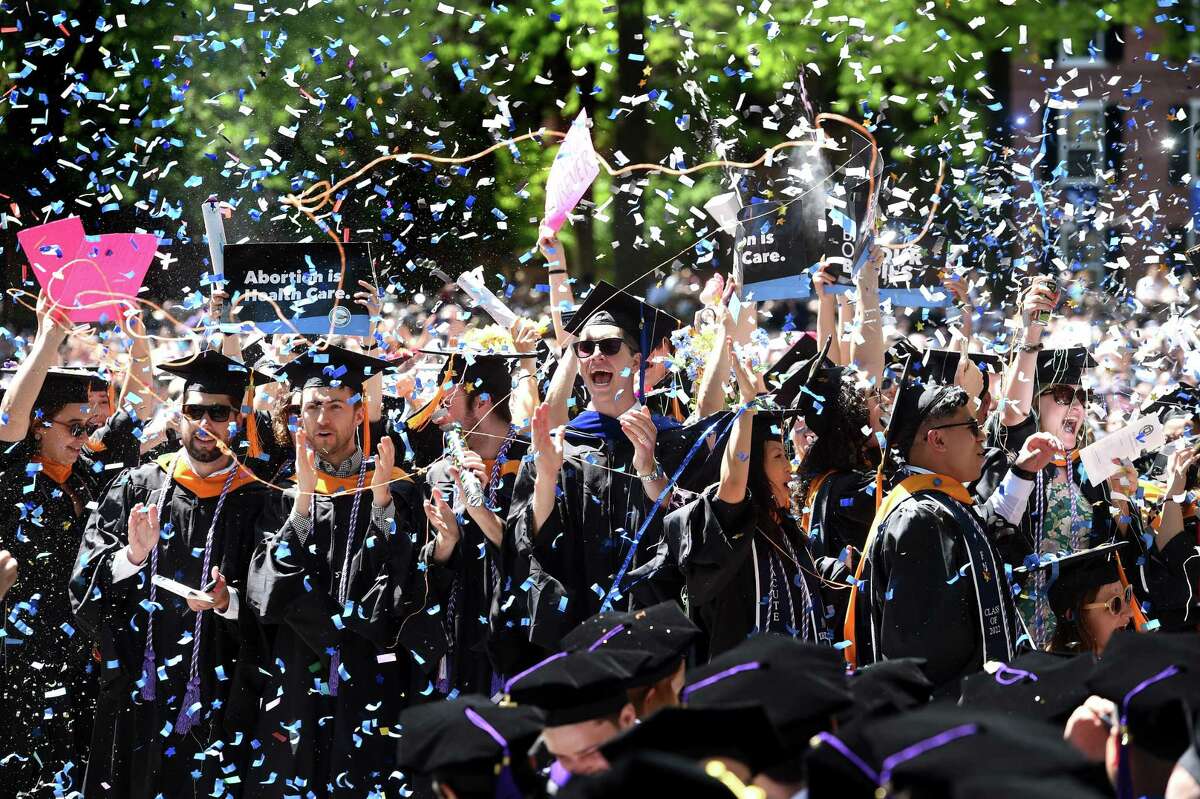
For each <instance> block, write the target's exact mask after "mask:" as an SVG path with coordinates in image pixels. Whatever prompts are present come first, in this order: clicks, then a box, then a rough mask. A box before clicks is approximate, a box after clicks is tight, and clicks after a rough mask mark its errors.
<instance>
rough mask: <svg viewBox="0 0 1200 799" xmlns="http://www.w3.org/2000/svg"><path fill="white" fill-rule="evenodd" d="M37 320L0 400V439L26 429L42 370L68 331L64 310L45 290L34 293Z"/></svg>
mask: <svg viewBox="0 0 1200 799" xmlns="http://www.w3.org/2000/svg"><path fill="white" fill-rule="evenodd" d="M37 323H38V326H37V334H36V336H35V337H34V339H33V344H31V345H30V347H29V352H28V353H27V354H26V356H25V360H23V361H21V365H20V366H19V367H17V373H16V374H15V375H14V376H13V379H12V382H11V383H9V386H8V389H7V390H6V391H5V392H4V399H3V400H0V441H9V442H12V441H20V440H22V439H23V438H25V436H26V435H27V434H28V433H29V415H30V414H31V413H33V404H34V402H36V401H37V395H38V392H39V391H41V390H42V384H43V383H44V382H45V380H46V370H47V369H49V368H50V367H51V366H53V365H54V364H55V363H56V362H57V361H58V348H59V346H60V345H61V344H62V343H63V342H64V341H65V340H66V338H67V336H68V335H69V334H70V331H71V323H70V321H69V320H68V319H67V316H66V313H65V312H64V311H63V310H62V309H60V308H59V307H58V306H57V305H55V304H54V303H53V302H52V301H51V300H50V298H49V297H48V296H46V295H45V294H41V295H39V296H38V301H37Z"/></svg>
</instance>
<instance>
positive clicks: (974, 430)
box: [929, 419, 983, 438]
mask: <svg viewBox="0 0 1200 799" xmlns="http://www.w3.org/2000/svg"><path fill="white" fill-rule="evenodd" d="M951 427H969V428H970V429H971V435H973V436H975V437H976V438H978V437H979V434H980V433H982V432H983V426H982V425H981V424H979V420H978V419H968V420H967V421H965V422H955V423H954V424H939V425H938V426H936V427H931V428H929V429H930V430H949V429H950V428H951Z"/></svg>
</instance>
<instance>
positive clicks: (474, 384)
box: [405, 349, 530, 430]
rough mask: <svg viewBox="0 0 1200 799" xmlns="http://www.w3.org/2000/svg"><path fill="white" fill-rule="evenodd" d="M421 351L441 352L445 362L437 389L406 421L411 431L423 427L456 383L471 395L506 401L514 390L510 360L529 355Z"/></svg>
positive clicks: (499, 401)
mask: <svg viewBox="0 0 1200 799" xmlns="http://www.w3.org/2000/svg"><path fill="white" fill-rule="evenodd" d="M422 352H424V353H425V354H426V355H440V356H442V357H444V358H445V359H446V362H445V363H443V364H442V368H441V371H439V372H438V378H437V390H436V391H435V392H434V395H433V397H432V398H431V399H430V400H429V402H427V403H425V404H424V405H423V406H421V408H419V409H418V410H416V411H414V412H413V414H412V415H411V416H409V417H408V419H406V420H405V423H406V424H407V425H408V427H409V429H410V430H420V429H422V428H424V427H425V425H427V424H428V423H429V422H430V421H431V420H432V419H433V417H434V416H435V415H436V414H437V411H438V409H439V408H440V407H441V404H442V399H443V398H444V397H445V396H446V393H447V392H448V391H450V389H451V388H453V387H454V386H456V385H460V386H463V387H464V388H465V389H466V390H467V391H468V392H469V393H471V394H477V395H479V396H483V397H488V398H490V399H491V400H492V401H493V402H496V403H502V402H506V401H507V400H508V397H509V395H510V394H511V393H512V390H513V385H512V366H511V363H512V361H514V360H519V359H521V358H528V357H530V356H529V355H526V354H517V353H508V352H478V351H474V350H468V349H463V350H458V351H453V352H445V351H433V350H422Z"/></svg>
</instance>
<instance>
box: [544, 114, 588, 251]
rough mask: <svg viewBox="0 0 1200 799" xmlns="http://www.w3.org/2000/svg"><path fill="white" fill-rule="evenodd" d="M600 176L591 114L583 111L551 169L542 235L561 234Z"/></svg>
mask: <svg viewBox="0 0 1200 799" xmlns="http://www.w3.org/2000/svg"><path fill="white" fill-rule="evenodd" d="M599 174H600V161H599V159H598V158H597V157H596V150H595V148H594V147H592V134H591V131H590V130H589V129H588V121H587V112H586V111H580V112H579V116H578V117H576V118H575V121H574V122H572V123H571V129H570V130H569V131H568V132H567V136H566V138H565V139H563V143H562V144H561V145H560V146H559V148H558V154H557V155H555V156H554V163H553V164H551V165H550V177H549V178H547V179H546V214H545V217H544V218H543V219H542V233H543V234H545V233H547V232H549V233H557V232H558V231H559V230H560V229H561V228H562V226H563V223H564V222H566V221H567V214H569V213H571V211H572V210H573V209H574V208H575V206H576V205H578V204H579V200H580V199H581V198H582V197H583V195H584V194H585V193H587V190H588V187H589V186H591V185H592V181H594V180H595V179H596V176H597V175H599Z"/></svg>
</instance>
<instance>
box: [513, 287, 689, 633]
mask: <svg viewBox="0 0 1200 799" xmlns="http://www.w3.org/2000/svg"><path fill="white" fill-rule="evenodd" d="M678 326H679V321H678V320H677V319H675V318H674V317H672V316H670V315H669V314H667V313H665V312H664V311H661V310H660V309H658V308H655V307H653V306H651V305H648V304H646V303H644V302H642V301H641V300H639V299H638V298H636V297H634V296H633V295H631V294H628V293H626V292H624V291H620V290H618V289H617V288H615V287H614V286H611V285H609V284H607V283H603V282H601V283H600V284H598V285H597V286H596V287H595V288H594V289H592V291H591V293H590V294H589V295H588V296H587V299H586V300H585V301H584V302H583V304H582V305H581V306H580V307H579V308H578V309H577V310H576V311H575V313H574V314H573V315H572V316H571V318H570V320H569V321H568V323H567V326H566V329H567V332H569V333H571V334H573V335H575V336H577V337H578V340H577V341H575V342H574V343H573V344H572V347H573V349H574V352H575V357H576V358H578V361H579V372H580V375H581V376H582V378H583V383H584V386H585V388H586V389H587V393H588V398H589V402H588V406H587V409H586V410H584V411H583V412H582V413H580V414H578V415H577V416H576V417H575V418H574V419H572V420H571V421H570V422H569V423H568V425H567V426H566V428H565V432H564V431H563V430H562V429H560V430H559V431H556V432H554V433H553V434H552V431H551V427H552V426H553V423H552V422H551V419H552V418H558V419H565V418H567V408H566V406H565V404H563V405H560V406H559V407H557V408H552V407H551V406H550V405H549V404H548V403H543V404H542V405H541V406H539V407H538V409H537V411H536V412H535V413H534V417H533V451H534V453H535V457H534V459H533V461H532V462H528V463H525V464H523V465H522V467H521V472H520V474H519V475H518V477H517V485H516V488H515V489H514V491H513V497H514V500H513V506H512V508H511V510H510V512H509V524H510V525H511V526H512V528H513V535H514V538H515V541H516V544H517V547H518V548H519V550H520V552H521V553H522V555H523V557H525V558H528V559H529V560H528V562H529V569H530V580H531V581H532V584H533V585H534V588H533V589H531V590H530V591H529V592H528V601H529V602H530V607H529V615H530V617H531V620H532V627H531V630H530V637H531V640H532V641H533V642H534V643H536V644H538V645H540V646H543V647H545V648H547V649H554V648H557V646H558V644H559V641H560V640H561V638H562V636H563V635H564V634H566V633H567V632H568V631H570V630H571V629H572V628H573V627H574V626H575V625H577V624H578V623H580V622H582V621H583V620H584V619H586V618H587V617H589V616H591V615H594V614H595V613H597V612H599V611H600V610H601V607H602V606H603V605H604V602H605V600H606V599H609V600H611V601H612V602H614V603H616V602H618V601H619V603H620V604H619V608H620V609H621V610H629V609H635V608H639V607H642V606H643V605H645V604H653V603H654V601H657V600H658V599H660V598H661V597H657V596H654V592H655V591H656V590H657V587H656V586H652V585H651V584H650V583H648V582H647V581H645V580H638V579H636V578H637V577H638V575H639V574H640V572H639V571H638V570H639V569H645V570H657V566H656V565H655V559H656V558H664V557H665V556H666V550H665V544H664V542H663V538H662V522H661V520H662V517H663V515H664V514H663V513H662V512H656V513H654V515H653V517H652V518H651V510H652V509H653V508H654V505H655V501H656V500H657V499H658V498H659V497H660V496H663V494H664V492H665V491H666V488H667V483H668V475H667V474H666V471H665V470H664V468H663V467H662V466H661V465H660V464H659V461H658V458H657V456H656V445H657V444H658V443H659V437H660V433H661V432H662V431H664V430H668V429H672V430H673V429H676V428H678V424H677V423H676V422H674V421H672V420H669V419H666V418H665V417H662V416H657V415H655V414H652V413H651V411H650V410H649V409H648V408H646V407H645V406H644V405H643V404H642V403H641V401H640V396H642V391H643V390H644V388H645V387H646V386H647V385H650V383H649V381H648V380H647V379H646V374H645V367H646V365H647V360H648V358H649V357H650V355H651V354H652V353H653V352H654V351H655V350H656V349H657V348H659V346H660V345H661V344H662V342H663V341H664V340H666V339H667V338H668V337H669V336H670V334H671V331H673V330H674V329H675V328H677V327H678ZM569 360H570V359H568V361H569ZM561 402H562V403H565V402H566V398H565V396H563V398H562V400H561ZM564 439H565V440H564ZM664 501H665V497H664ZM648 518H650V521H649V522H648V523H645V524H644V522H646V520H647V519H648ZM643 527H644V528H645V529H642V528H643ZM639 535H640V539H638V540H637V541H636V543H635V542H634V539H635V538H636V537H637V536H639ZM660 545H661V546H660ZM631 549H632V550H633V551H632V552H631V551H630V550H631ZM618 582H620V585H617V583H618ZM630 585H636V590H634V591H627V590H625V589H626V588H627V587H628V586H630ZM617 595H620V597H619V600H618V599H617Z"/></svg>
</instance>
